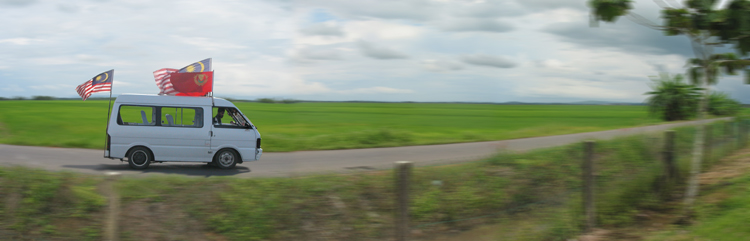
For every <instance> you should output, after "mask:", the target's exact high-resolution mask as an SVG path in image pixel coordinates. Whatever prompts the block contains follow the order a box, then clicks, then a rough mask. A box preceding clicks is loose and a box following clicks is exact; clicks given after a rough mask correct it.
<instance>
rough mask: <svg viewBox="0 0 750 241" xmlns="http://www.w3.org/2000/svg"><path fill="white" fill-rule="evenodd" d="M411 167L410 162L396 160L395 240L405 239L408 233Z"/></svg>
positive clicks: (404, 240)
mask: <svg viewBox="0 0 750 241" xmlns="http://www.w3.org/2000/svg"><path fill="white" fill-rule="evenodd" d="M411 167H412V163H411V162H406V161H400V162H396V241H406V239H407V238H408V234H409V186H410V179H411Z"/></svg>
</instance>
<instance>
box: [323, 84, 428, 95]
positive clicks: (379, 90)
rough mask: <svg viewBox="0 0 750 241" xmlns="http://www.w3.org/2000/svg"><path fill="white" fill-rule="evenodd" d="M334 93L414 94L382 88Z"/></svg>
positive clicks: (402, 90)
mask: <svg viewBox="0 0 750 241" xmlns="http://www.w3.org/2000/svg"><path fill="white" fill-rule="evenodd" d="M336 92H337V93H341V94H378V93H384V94H410V93H414V91H413V90H407V89H396V88H389V87H382V86H376V87H369V88H357V89H352V90H340V91H336Z"/></svg>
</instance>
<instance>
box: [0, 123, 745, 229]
mask: <svg viewBox="0 0 750 241" xmlns="http://www.w3.org/2000/svg"><path fill="white" fill-rule="evenodd" d="M717 126H718V125H717ZM693 135H694V128H680V129H678V130H677V139H676V153H678V159H677V163H678V164H679V171H680V174H681V176H682V177H683V179H680V180H683V181H684V177H686V176H687V171H688V168H687V167H688V163H689V159H690V158H689V157H690V156H689V155H690V153H691V151H690V150H691V147H692V139H693ZM660 138H661V135H640V136H632V137H625V138H618V139H615V140H609V141H598V142H597V144H596V147H595V150H596V162H595V165H596V166H597V169H596V170H597V173H596V180H597V184H596V185H597V187H596V188H597V189H596V191H597V192H596V193H597V194H596V195H597V196H596V200H597V207H596V208H597V210H598V212H599V214H598V219H599V223H600V224H601V225H602V227H622V226H627V225H631V224H632V223H634V222H635V220H637V218H638V210H643V209H658V208H660V207H661V205H662V204H663V202H664V201H665V200H667V199H668V197H665V196H664V195H663V193H665V192H671V191H674V190H678V189H681V186H680V184H681V183H682V181H677V182H676V183H671V184H670V185H666V184H664V182H663V180H662V179H661V175H662V171H661V170H662V167H661V162H660V161H659V159H658V158H659V155H660V150H661V149H660V148H661V146H663V144H662V141H661V139H660ZM725 146H729V145H725ZM731 151H732V149H731V148H724V149H715V150H714V151H713V152H712V154H713V156H714V157H715V158H719V157H722V156H724V155H727V154H728V153H729V152H731ZM581 159H582V148H581V145H579V144H576V145H569V146H563V147H556V148H549V149H543V150H535V151H530V152H525V153H501V154H498V155H496V156H494V157H491V158H488V159H485V160H480V161H475V162H469V163H462V164H453V165H442V166H427V167H418V168H415V169H414V171H413V176H412V186H411V187H412V188H411V193H410V196H411V200H412V201H411V204H410V208H411V218H412V220H411V227H412V229H413V230H416V234H414V235H415V236H417V237H418V238H422V239H428V238H430V237H434V236H436V235H444V234H446V233H449V232H453V231H461V230H469V229H471V228H474V227H477V226H478V225H482V224H493V223H494V224H497V225H500V226H498V228H497V230H507V232H508V233H507V236H503V237H509V238H508V239H509V240H566V239H567V238H570V237H574V236H577V235H579V234H580V233H581V231H582V227H583V217H582V216H581V215H580V214H581V213H582V207H581V205H580V196H581V193H580V191H581V185H582V184H581V181H580V176H581V171H580V167H581ZM393 177H394V173H393V171H392V170H384V171H371V172H360V173H354V174H338V175H312V176H301V177H296V178H252V179H239V178H233V177H210V178H191V177H184V176H175V175H160V176H147V177H142V178H130V177H124V178H121V179H120V180H118V181H117V182H116V189H117V190H118V192H119V194H120V197H121V203H122V204H121V205H122V206H121V212H120V213H121V215H120V217H119V220H120V226H119V229H120V231H121V232H120V239H121V240H152V239H158V240H161V239H164V240H383V239H388V238H390V237H392V235H393V231H392V230H393V227H394V226H393V223H394V219H393V215H394V211H395V209H394V201H393V200H394V199H395V196H394V195H395V193H394V188H393ZM102 180H103V178H101V177H97V176H89V175H83V174H71V173H57V172H46V171H39V170H33V169H28V168H21V167H12V168H7V167H0V217H1V219H0V220H2V221H0V238H2V237H3V233H5V235H6V237H11V238H18V239H21V237H23V238H28V237H33V238H56V239H58V238H59V237H63V238H59V239H63V240H65V237H73V236H75V235H79V236H78V237H92V238H91V239H96V238H97V237H99V236H97V235H100V233H101V231H100V230H101V228H102V227H101V225H100V224H98V225H99V226H97V223H99V222H100V221H101V220H103V219H102V215H103V214H102V213H103V210H102V208H101V206H102V203H103V199H102V197H101V195H100V194H98V192H96V190H98V189H95V187H96V186H97V185H98V183H100V182H101V181H102ZM745 190H746V189H745ZM25 200H28V201H25ZM26 203H28V204H26ZM20 204H24V205H20ZM725 206H727V207H745V206H742V205H740V204H737V203H736V202H730V203H727V205H725ZM516 220H518V221H519V222H515V221H516ZM71 223H72V224H75V225H77V226H75V227H74V228H68V227H66V226H65V225H71ZM503 225H505V226H503ZM63 232H64V233H63Z"/></svg>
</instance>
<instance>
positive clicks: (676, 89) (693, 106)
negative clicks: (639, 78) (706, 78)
mask: <svg viewBox="0 0 750 241" xmlns="http://www.w3.org/2000/svg"><path fill="white" fill-rule="evenodd" d="M652 80H653V81H654V82H655V85H653V86H651V88H652V89H653V90H654V91H651V92H647V93H646V94H647V95H651V97H649V98H648V101H647V102H648V106H649V112H651V113H652V114H657V115H659V116H660V117H661V118H662V119H663V120H666V121H675V120H686V119H688V118H690V117H693V116H695V113H696V111H697V109H698V108H697V107H698V101H699V100H700V90H701V88H698V87H696V86H694V85H691V84H687V83H683V82H682V80H683V76H682V75H679V74H678V75H675V76H674V77H670V76H669V75H668V74H661V75H660V76H659V78H658V79H656V78H654V79H652Z"/></svg>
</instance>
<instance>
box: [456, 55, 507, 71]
mask: <svg viewBox="0 0 750 241" xmlns="http://www.w3.org/2000/svg"><path fill="white" fill-rule="evenodd" d="M462 60H463V61H464V63H467V64H472V65H479V66H487V67H494V68H502V69H507V68H513V67H516V63H514V62H513V61H510V60H508V59H506V58H503V57H500V56H490V55H485V54H474V55H466V56H464V57H463V58H462Z"/></svg>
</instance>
